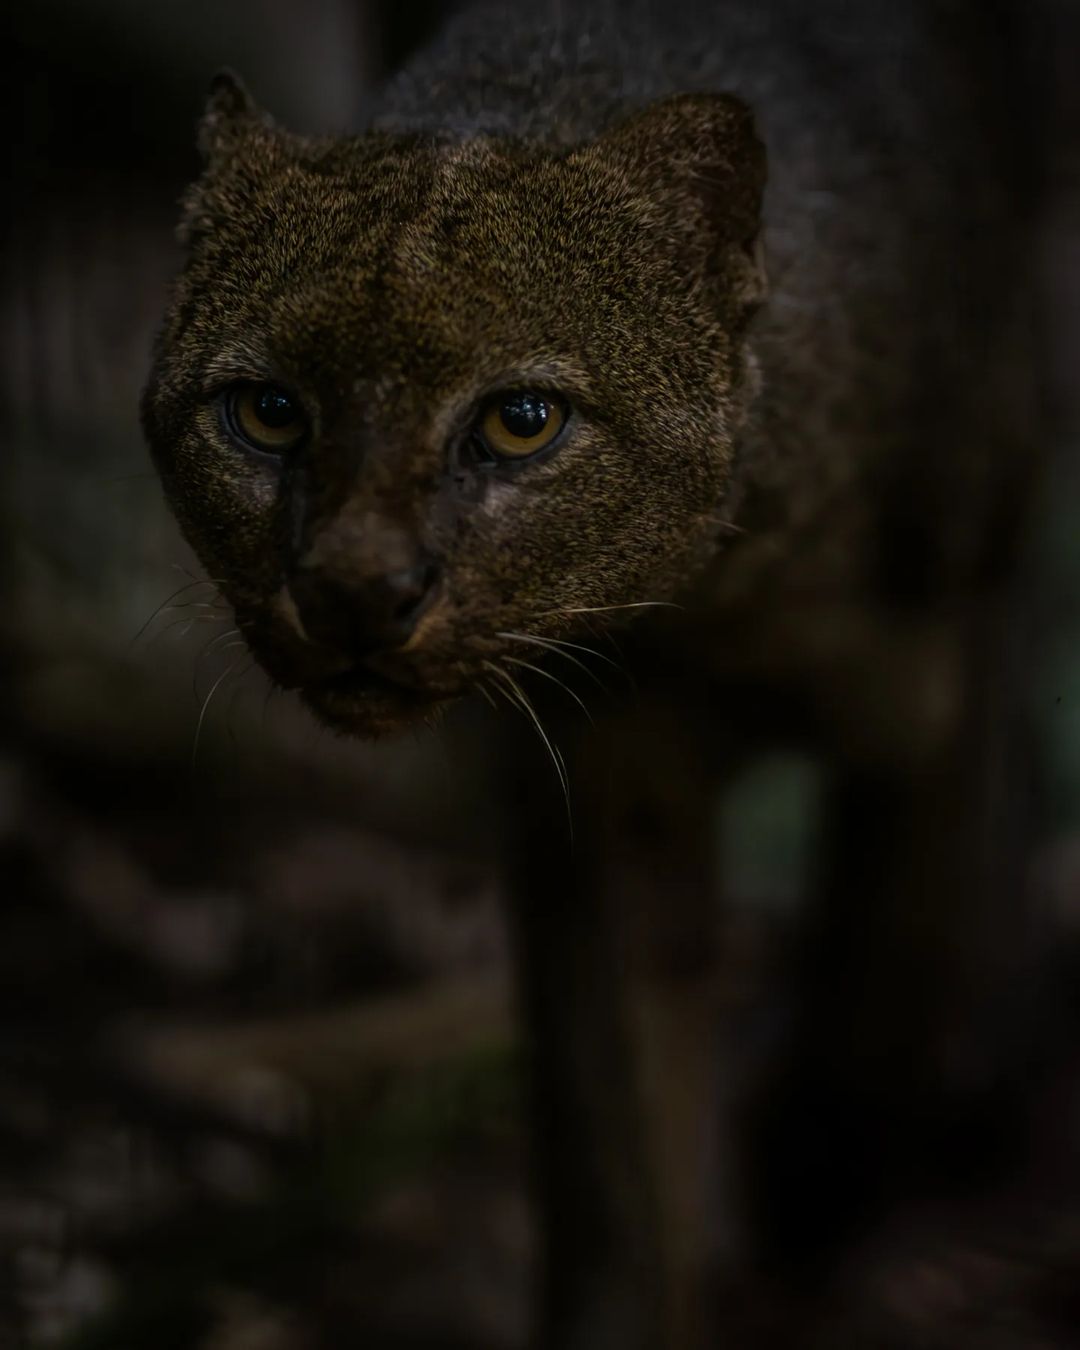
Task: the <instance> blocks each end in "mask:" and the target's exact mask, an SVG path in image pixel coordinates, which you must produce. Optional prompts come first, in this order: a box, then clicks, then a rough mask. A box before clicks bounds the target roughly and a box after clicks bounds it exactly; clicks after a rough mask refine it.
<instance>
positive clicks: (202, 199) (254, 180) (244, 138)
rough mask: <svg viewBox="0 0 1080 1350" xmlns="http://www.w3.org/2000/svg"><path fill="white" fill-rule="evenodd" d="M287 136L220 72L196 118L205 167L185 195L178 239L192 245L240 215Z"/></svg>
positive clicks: (234, 81) (237, 83)
mask: <svg viewBox="0 0 1080 1350" xmlns="http://www.w3.org/2000/svg"><path fill="white" fill-rule="evenodd" d="M288 140H289V137H288V135H287V133H286V132H284V131H281V130H280V129H279V128H278V127H277V126H275V124H274V122H273V120H272V119H271V117H270V115H269V114H268V113H266V112H264V111H263V110H262V109H261V108H260V107H259V106H258V104H257V103H256V102H255V100H254V99H253V98H252V97H251V95H250V94H249V93H248V91H247V89H246V87H245V86H244V83H243V81H242V80H241V79H240V77H239V76H238V75H235V74H233V72H232V71H231V70H222V71H219V72H218V74H217V75H215V76H214V79H213V81H212V83H211V85H210V95H209V98H208V99H207V103H206V109H205V111H204V112H203V116H202V120H201V122H200V123H199V133H198V147H199V153H200V155H201V156H202V160H203V171H202V175H201V177H199V178H198V179H197V180H196V181H195V182H194V183H192V185H191V186H190V187H189V188H188V190H187V192H186V193H185V194H184V198H183V203H182V212H181V216H180V224H179V226H178V229H177V237H178V238H179V240H180V242H181V244H184V245H189V244H192V243H194V242H195V241H196V240H197V239H199V238H200V237H201V236H203V235H206V234H209V233H210V232H212V230H213V229H214V227H215V226H216V225H217V224H219V223H220V222H221V221H223V220H227V219H229V218H230V217H234V216H238V215H242V214H243V212H244V210H245V209H246V205H247V202H248V201H249V199H250V197H251V196H252V194H253V193H254V192H255V191H256V189H257V185H258V183H259V181H260V179H261V178H262V177H264V176H265V175H266V174H267V173H268V172H271V171H273V170H274V168H275V167H276V166H277V165H278V164H279V162H280V159H281V156H282V155H283V154H284V153H285V152H286V147H287V142H288Z"/></svg>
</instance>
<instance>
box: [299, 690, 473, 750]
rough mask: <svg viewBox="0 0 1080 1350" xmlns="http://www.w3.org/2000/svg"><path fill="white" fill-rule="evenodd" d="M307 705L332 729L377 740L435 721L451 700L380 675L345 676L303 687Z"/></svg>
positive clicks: (304, 699) (303, 696)
mask: <svg viewBox="0 0 1080 1350" xmlns="http://www.w3.org/2000/svg"><path fill="white" fill-rule="evenodd" d="M299 692H300V696H301V698H302V699H303V701H304V703H305V704H306V706H307V707H308V708H309V709H310V711H311V712H312V713H314V715H315V716H316V717H317V718H318V720H319V721H320V722H322V723H324V724H325V725H326V726H328V727H329V728H330V729H331V730H332V731H336V732H339V733H340V734H342V735H346V736H360V737H363V738H365V739H373V738H375V737H379V736H390V735H392V734H393V733H394V732H397V731H404V730H406V729H408V728H410V727H415V726H417V725H418V724H423V723H431V722H433V721H435V720H436V719H437V718H438V717H439V716H440V714H441V712H442V710H443V709H444V708H445V707H446V704H447V699H446V698H445V697H437V696H434V695H430V694H425V693H422V692H420V691H419V690H415V689H409V688H406V687H405V686H403V685H399V684H395V683H393V682H392V681H390V680H383V679H380V678H379V677H378V676H366V677H365V678H363V679H357V678H355V677H349V678H345V677H341V678H336V679H331V680H322V681H319V682H316V683H312V684H307V685H303V686H301V688H300V690H299Z"/></svg>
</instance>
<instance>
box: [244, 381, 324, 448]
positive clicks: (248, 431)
mask: <svg viewBox="0 0 1080 1350" xmlns="http://www.w3.org/2000/svg"><path fill="white" fill-rule="evenodd" d="M224 408H225V423H226V426H227V427H228V429H229V431H230V432H231V433H232V435H233V436H234V437H235V438H236V439H237V440H239V441H242V442H243V443H244V444H246V445H249V446H251V447H253V448H254V449H256V450H262V451H263V452H264V453H266V454H270V455H283V454H285V453H286V452H287V451H289V450H294V449H295V448H296V447H297V446H298V445H299V444H300V442H301V441H302V440H303V439H304V437H305V436H306V435H307V432H308V425H309V424H308V419H307V415H306V414H305V412H304V409H303V407H302V406H301V404H300V401H299V399H297V398H296V396H295V395H294V394H291V393H290V392H289V391H288V390H287V389H285V388H283V387H282V386H281V385H280V384H269V383H267V384H236V385H233V386H232V388H231V389H229V390H228V391H227V392H226V395H225V404H224Z"/></svg>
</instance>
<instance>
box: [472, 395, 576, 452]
mask: <svg viewBox="0 0 1080 1350" xmlns="http://www.w3.org/2000/svg"><path fill="white" fill-rule="evenodd" d="M565 422H566V409H565V407H564V405H563V404H562V403H560V402H559V401H558V399H556V398H555V397H553V396H552V395H550V394H537V393H532V392H529V391H528V390H518V391H514V392H513V393H509V394H499V395H498V396H497V397H496V398H495V399H493V400H492V401H491V402H490V403H489V404H488V406H487V408H486V409H485V411H484V413H483V415H482V416H481V418H480V422H479V424H478V426H477V429H476V435H477V437H478V439H479V441H480V444H481V446H482V447H483V449H484V450H486V451H487V452H488V454H489V455H491V456H493V457H494V458H496V459H525V458H527V457H528V456H529V455H535V454H536V453H537V452H538V451H540V450H546V449H547V447H548V446H549V445H551V444H552V442H553V441H554V440H555V439H556V437H557V436H558V435H559V433H560V432H561V431H562V429H563V426H564V425H565Z"/></svg>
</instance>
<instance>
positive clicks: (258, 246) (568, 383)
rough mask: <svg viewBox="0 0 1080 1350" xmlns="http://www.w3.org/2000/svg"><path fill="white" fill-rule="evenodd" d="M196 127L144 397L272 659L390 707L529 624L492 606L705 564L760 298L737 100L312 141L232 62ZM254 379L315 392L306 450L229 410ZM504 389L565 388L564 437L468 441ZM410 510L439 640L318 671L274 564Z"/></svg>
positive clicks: (659, 583) (527, 615) (338, 706)
mask: <svg viewBox="0 0 1080 1350" xmlns="http://www.w3.org/2000/svg"><path fill="white" fill-rule="evenodd" d="M202 144H203V147H204V149H205V151H206V153H207V154H208V156H209V162H208V167H207V173H206V176H205V178H204V179H203V180H202V182H201V183H200V184H199V185H198V186H197V187H196V189H194V191H193V192H192V194H191V196H190V199H189V201H188V203H187V207H186V215H185V223H184V226H183V233H184V235H185V238H186V239H187V240H188V243H189V247H190V249H191V254H190V260H189V263H188V266H187V269H186V270H185V273H184V275H183V277H182V278H181V279H180V281H179V283H178V286H177V289H176V295H175V298H174V302H173V306H172V309H171V311H170V315H169V317H168V319H167V321H166V325H165V329H164V332H163V334H162V337H161V339H160V341H159V344H158V356H157V361H156V365H155V371H154V375H153V378H152V380H151V383H150V386H149V388H148V390H147V394H146V399H145V403H144V410H145V419H146V426H147V430H148V434H149V437H150V440H151V444H152V446H153V447H154V451H155V455H156V458H157V462H158V464H159V466H160V468H161V471H162V474H163V477H164V480H165V483H166V486H167V489H168V492H169V496H170V500H171V501H172V502H173V504H174V506H175V508H176V510H177V513H178V515H179V516H180V518H181V520H182V521H183V523H184V526H185V528H186V530H187V531H188V533H189V535H190V537H191V539H192V541H193V542H194V544H195V546H196V548H197V549H198V550H199V552H200V554H201V555H202V557H203V559H204V561H205V563H206V566H207V568H208V569H209V571H210V573H211V574H212V575H214V576H217V577H222V578H223V579H224V585H225V590H226V594H227V595H228V596H229V597H230V599H231V600H232V601H233V603H234V604H235V606H236V609H237V613H238V619H239V622H240V624H241V627H242V629H243V631H244V633H245V636H246V637H247V638H248V640H249V642H250V643H251V645H252V646H253V648H254V649H255V651H256V652H257V654H258V655H259V657H260V659H261V660H262V661H263V662H264V664H265V665H266V666H267V668H268V669H269V670H270V671H271V673H272V674H274V675H275V676H276V677H277V678H278V679H280V680H281V681H282V682H283V683H285V684H287V685H299V686H300V687H301V688H302V689H303V690H304V692H305V693H306V694H307V696H308V697H309V698H310V699H311V701H312V702H313V703H314V705H315V706H316V708H317V709H318V711H319V712H320V713H321V714H322V715H323V716H325V717H326V718H327V719H328V720H331V721H333V722H335V723H336V724H338V725H341V726H343V727H345V728H347V729H349V730H353V731H360V732H365V733H369V732H376V731H382V730H385V729H387V728H390V727H393V726H395V725H397V724H398V722H399V721H400V720H401V719H402V717H406V716H412V715H415V713H416V712H417V711H418V710H423V709H424V708H426V706H427V705H428V704H429V703H430V702H433V701H438V700H442V699H445V698H448V697H451V696H453V695H455V694H458V693H461V692H463V691H464V690H466V689H467V688H468V687H469V686H470V684H471V683H472V682H474V681H475V680H476V679H477V678H478V677H479V676H480V675H481V674H482V672H483V669H484V667H483V662H484V661H485V660H492V659H493V658H497V657H498V656H499V654H500V653H501V652H506V651H510V652H513V651H515V650H516V649H515V648H513V647H512V646H511V645H510V643H509V642H508V641H507V640H506V639H503V638H500V637H499V633H500V632H503V631H508V630H517V631H522V630H524V631H526V632H528V633H534V634H540V635H555V634H558V633H559V632H561V631H564V630H565V629H566V627H567V621H566V619H565V617H561V616H560V615H559V614H558V613H557V611H559V610H560V609H566V608H570V607H575V606H604V605H617V604H621V603H626V602H630V601H634V600H637V599H639V598H641V597H643V596H647V597H648V598H650V599H668V598H670V597H671V595H672V594H673V593H674V592H675V591H676V590H677V589H678V588H680V587H681V586H682V585H684V584H685V581H686V578H687V576H688V575H689V574H690V573H691V572H692V571H693V570H694V568H695V567H697V566H699V565H700V564H701V563H702V561H704V559H705V558H706V557H707V556H708V555H709V554H710V553H711V551H712V550H713V549H714V547H715V543H716V539H717V533H718V522H717V520H716V517H715V510H716V507H717V504H718V502H719V501H720V500H721V498H722V495H723V490H724V484H725V481H726V479H727V478H728V475H729V473H730V466H731V461H732V446H733V440H734V437H735V435H736V434H737V431H738V428H739V426H740V424H741V422H742V420H743V417H744V415H745V410H744V403H745V401H746V391H747V385H748V381H747V378H746V372H745V357H744V352H743V333H744V329H745V323H746V319H747V317H748V315H749V313H750V312H751V310H752V308H753V307H754V306H755V305H756V303H757V302H758V301H759V300H760V298H761V297H760V289H759V286H758V283H757V276H758V274H757V272H756V270H755V264H754V261H753V256H752V255H753V246H754V240H755V237H756V234H757V229H758V219H757V217H758V207H759V201H760V193H761V186H762V182H763V156H762V151H761V147H760V144H759V142H758V141H757V139H756V138H755V136H754V134H753V130H752V125H751V121H750V118H749V115H748V114H747V112H746V110H745V108H743V107H742V105H740V104H739V103H738V102H737V101H735V100H733V99H729V98H725V97H720V96H717V97H708V96H704V95H698V96H693V97H687V98H683V99H676V100H671V101H667V102H664V103H661V104H660V105H658V106H657V107H655V108H653V109H652V110H650V111H648V112H646V113H643V114H641V115H639V116H638V117H636V118H634V119H632V120H630V121H628V122H626V123H625V124H624V125H622V126H620V127H619V128H618V129H616V130H615V131H613V132H612V133H610V134H609V135H607V136H604V137H602V138H601V139H600V140H599V141H597V142H596V143H595V144H590V145H586V146H583V147H580V148H579V149H576V150H573V151H566V152H552V151H550V150H546V149H543V148H541V147H537V146H535V145H529V144H514V143H512V142H506V141H496V140H493V139H482V140H476V141H472V142H469V143H468V144H466V145H461V144H458V143H455V142H452V141H443V142H439V141H435V140H431V139H424V138H419V137H415V136H390V135H372V136H369V137H365V138H361V139H356V140H351V141H326V142H307V141H303V140H301V139H299V138H295V137H291V136H288V135H287V134H285V133H282V132H279V131H277V130H276V129H275V128H273V127H272V126H271V125H270V124H269V123H268V122H267V120H266V119H265V118H264V117H263V116H261V115H260V114H259V113H258V112H257V111H256V110H255V109H254V108H253V107H252V106H251V105H250V104H249V103H248V102H247V100H246V99H245V97H244V95H243V94H242V92H241V91H240V89H239V88H238V86H236V85H235V84H233V83H232V82H231V81H226V82H223V83H221V84H220V85H219V87H218V90H217V92H216V93H215V95H214V98H213V101H212V103H211V106H210V109H209V112H208V115H207V120H206V122H205V123H204V128H203V132H202ZM673 147H675V148H676V153H675V154H672V153H671V152H672V148H673ZM358 222H362V228H360V227H358ZM240 378H249V379H253V380H257V379H269V378H274V379H278V380H280V381H282V382H284V383H286V384H288V385H289V386H290V387H291V388H293V389H295V390H296V391H297V392H298V393H299V394H300V395H301V397H303V398H304V400H305V402H306V404H307V406H308V407H309V408H311V409H313V410H315V412H316V417H317V434H316V436H315V439H314V442H313V444H312V445H311V447H310V449H309V450H308V451H306V452H305V453H304V454H303V456H302V458H300V459H299V460H296V461H294V462H288V461H286V462H285V463H283V464H280V465H278V464H272V465H268V464H267V463H266V462H265V461H262V460H259V459H258V458H257V457H254V456H250V455H245V454H244V452H243V451H240V450H237V449H236V448H235V446H233V445H232V444H230V443H229V441H228V440H227V439H226V438H225V436H224V435H223V433H222V431H221V429H220V425H219V422H218V420H217V416H216V414H215V412H214V411H213V409H212V399H213V396H214V394H215V392H216V391H217V390H218V389H219V388H220V387H221V385H222V384H223V383H226V382H227V381H228V380H230V379H240ZM507 387H541V388H553V389H555V390H557V391H560V392H561V393H563V394H564V395H565V396H567V397H568V398H569V400H570V402H571V405H572V408H573V412H572V414H571V418H572V425H571V426H570V427H568V429H567V434H566V435H564V437H563V443H562V444H561V445H560V448H559V449H558V452H557V453H556V454H553V455H552V456H551V457H549V458H543V459H541V460H536V461H531V462H528V463H525V464H521V465H514V464H511V465H508V466H506V467H505V468H499V469H494V470H493V469H490V468H486V467H485V468H481V469H470V468H469V467H468V466H467V465H465V466H463V465H461V464H460V463H459V462H458V460H457V457H456V447H457V444H458V443H459V442H460V439H461V436H462V434H463V433H464V431H465V430H466V428H467V427H468V425H469V422H470V419H472V418H473V417H475V414H476V410H477V408H478V406H479V404H480V402H481V401H482V399H483V397H484V396H485V395H486V394H488V393H489V392H491V391H494V390H498V389H501V388H507ZM399 533H404V534H405V535H407V536H409V537H410V538H411V539H415V540H418V541H420V542H421V543H422V545H423V546H424V547H425V548H426V549H427V550H429V551H430V552H432V553H434V554H435V555H436V556H438V557H439V559H440V561H441V562H442V563H443V565H444V567H445V570H446V585H445V590H444V597H443V599H442V602H441V603H440V605H439V606H438V607H437V612H435V613H433V614H432V615H431V617H430V620H429V621H428V622H427V623H425V625H424V630H423V634H422V637H421V639H420V640H418V641H417V642H415V643H412V644H410V645H409V648H408V650H407V651H405V652H403V653H395V654H391V655H388V656H386V657H384V658H382V660H381V662H380V669H381V670H383V671H384V672H385V673H386V674H387V675H388V676H390V677H391V678H393V679H394V680H396V681H399V682H400V685H403V686H405V689H404V691H400V690H398V689H393V690H391V689H388V688H387V687H386V686H384V685H382V684H381V683H380V684H379V685H378V686H377V687H375V688H372V687H370V683H369V685H368V687H365V682H364V679H363V678H362V677H358V678H357V680H356V681H355V683H354V684H352V685H350V686H349V687H347V688H345V689H344V690H342V689H341V688H336V689H335V690H334V691H333V692H328V691H327V690H325V689H324V688H322V687H320V681H321V680H323V678H324V676H325V675H326V674H327V672H329V673H330V674H331V675H333V674H335V673H336V671H335V668H334V665H333V654H331V655H330V657H329V658H327V656H326V654H325V653H320V652H313V651H311V650H308V649H306V648H307V647H309V646H310V644H305V643H303V641H302V640H298V639H297V636H296V634H295V632H294V631H293V630H292V629H291V628H290V626H289V625H288V623H286V622H285V621H284V620H283V618H282V614H281V602H280V595H281V591H282V587H283V586H285V585H287V583H288V579H289V577H290V573H291V571H292V569H293V568H294V567H295V565H296V562H297V559H298V557H299V555H300V554H301V553H304V554H306V553H307V552H308V551H309V550H310V549H311V548H312V547H313V545H314V544H315V542H316V541H319V542H320V543H321V545H322V551H323V552H324V553H325V552H327V550H328V548H329V545H328V542H327V541H328V540H337V541H339V543H341V544H342V547H339V548H336V549H332V548H331V549H330V551H331V552H332V553H333V556H334V558H335V559H336V561H335V562H334V563H333V567H336V568H337V569H338V571H339V572H342V573H345V574H347V572H348V569H349V568H350V567H359V566H362V565H365V563H366V565H369V566H377V565H379V558H378V557H372V558H369V559H366V560H365V559H364V557H363V554H364V551H365V549H367V550H368V551H370V550H371V549H372V548H373V547H376V552H377V546H374V545H372V543H371V541H372V539H374V538H377V537H380V536H393V535H396V534H399ZM388 564H389V559H388V558H384V559H383V565H384V566H386V565H388ZM342 579H343V580H347V579H348V578H347V575H343V577H342ZM552 611H556V612H555V613H552ZM414 691H415V692H414ZM417 695H418V696H419V697H417Z"/></svg>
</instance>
